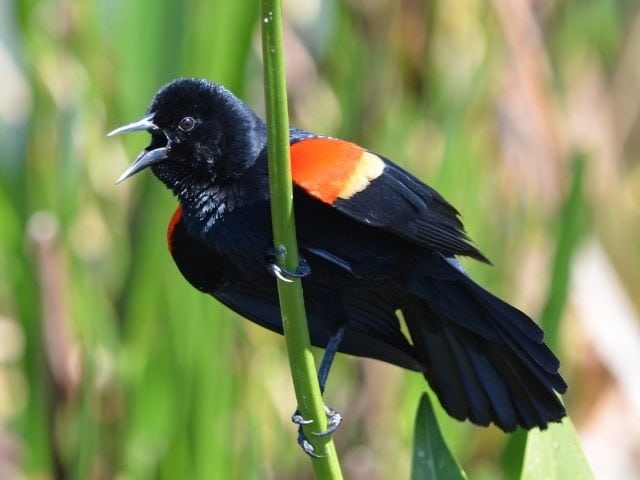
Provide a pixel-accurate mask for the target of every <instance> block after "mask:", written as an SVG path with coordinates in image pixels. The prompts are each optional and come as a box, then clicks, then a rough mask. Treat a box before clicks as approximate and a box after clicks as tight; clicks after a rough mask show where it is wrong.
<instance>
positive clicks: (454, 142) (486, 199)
mask: <svg viewBox="0 0 640 480" xmlns="http://www.w3.org/2000/svg"><path fill="white" fill-rule="evenodd" d="M258 3H259V2H257V1H249V0H235V1H229V0H228V1H224V0H209V1H202V0H188V1H185V2H171V1H167V0H153V1H151V0H140V1H135V2H128V1H124V0H112V1H98V2H91V1H86V0H74V1H72V0H58V1H54V0H40V1H36V0H22V1H10V0H0V81H1V84H0V478H2V479H14V478H16V479H17V478H29V479H31V478H33V479H46V478H74V479H110V478H118V479H147V478H162V479H176V478H192V479H212V478H220V479H226V478H233V479H235V478H238V479H252V478H254V479H263V478H265V479H287V478H290V479H294V478H295V479H299V478H301V479H304V478H311V469H310V465H309V462H308V460H307V458H306V457H305V456H304V455H303V454H302V453H301V452H300V451H299V449H298V447H297V446H296V444H295V428H294V427H293V425H292V424H291V423H290V421H289V416H290V414H291V412H292V411H293V409H294V408H295V400H294V397H293V392H292V388H291V385H290V379H289V370H288V365H287V361H286V354H285V351H284V342H283V339H282V338H280V337H278V336H275V335H273V334H271V333H268V332H266V331H262V330H260V329H259V328H258V327H256V326H253V325H252V324H250V323H249V322H246V321H243V320H241V319H240V318H239V317H237V316H236V315H234V314H232V313H230V312H229V311H227V310H225V309H224V308H222V307H221V306H220V305H218V304H217V303H216V302H215V301H214V300H213V299H210V298H208V297H206V296H204V295H202V294H200V293H198V292H197V291H196V290H194V289H192V288H191V287H190V286H189V285H188V284H187V283H186V281H184V280H183V279H182V277H181V276H180V274H179V272H178V271H177V269H176V267H175V266H174V264H173V262H172V260H171V258H170V256H169V254H168V252H167V251H166V247H165V238H164V236H165V230H166V225H167V223H168V220H169V218H170V216H171V214H172V212H173V210H174V208H175V205H176V202H175V200H174V199H173V198H172V197H171V195H170V194H169V192H167V191H166V190H164V188H163V187H162V185H161V184H160V183H159V182H157V181H155V179H153V178H152V176H151V175H150V174H143V175H140V176H137V177H136V178H135V179H133V180H130V181H128V182H125V183H124V184H122V185H118V186H117V187H116V186H114V181H115V179H116V178H117V177H118V176H119V174H120V173H121V172H122V171H123V170H124V169H125V168H126V166H127V165H128V164H129V163H130V161H131V160H132V159H133V158H134V157H135V155H136V154H137V152H138V151H139V150H141V149H142V148H143V147H144V146H145V145H146V144H147V143H146V142H147V138H146V136H145V134H140V135H137V136H136V135H132V136H127V137H126V138H106V137H105V133H106V132H108V131H109V130H110V129H112V128H114V127H116V126H119V125H121V124H123V123H126V122H129V121H132V120H135V119H137V118H139V117H140V116H141V115H142V114H143V113H144V112H145V108H146V106H147V104H148V102H149V101H150V99H151V97H152V95H153V94H154V92H155V91H156V90H157V89H158V88H159V87H160V86H161V85H162V84H164V83H166V82H168V81H170V80H171V79H173V78H175V77H179V76H196V77H205V78H209V79H211V80H215V81H218V82H221V83H223V84H225V85H226V86H227V87H229V88H230V89H231V90H233V91H234V92H235V93H236V94H238V95H239V96H241V97H242V98H243V99H245V100H246V101H247V102H248V103H249V104H250V105H252V106H254V107H255V108H256V109H257V110H258V111H262V110H263V107H262V105H263V99H262V95H263V90H262V77H261V75H262V71H261V61H260V55H259V51H260V46H259V35H258V30H257V29H258V27H259V21H258V20H259V16H258ZM284 10H285V14H286V32H285V33H286V34H285V36H286V48H287V65H288V70H289V71H288V77H289V89H290V110H291V122H292V124H293V125H296V126H299V127H302V128H307V129H311V130H314V131H318V132H322V133H327V134H332V135H337V136H341V137H344V138H348V139H351V140H354V141H357V142H359V143H361V144H363V145H366V146H368V147H369V148H371V149H373V150H374V151H377V152H380V153H382V154H384V155H386V156H388V157H390V158H393V159H394V160H395V161H397V162H398V163H400V164H402V165H404V166H405V167H407V168H408V169H410V170H411V171H412V172H414V173H415V174H417V175H418V176H419V177H420V178H422V179H424V180H425V181H428V182H429V183H430V184H431V185H433V186H435V187H436V188H437V189H438V190H439V191H440V192H441V193H443V194H444V195H445V197H447V198H448V199H449V200H450V201H451V202H452V203H453V204H454V205H456V206H457V207H458V208H459V210H460V211H461V212H462V213H463V219H464V221H465V224H466V227H467V230H468V232H469V234H470V235H471V237H472V238H473V239H474V240H475V241H476V243H477V244H478V246H479V247H480V248H481V249H482V250H483V251H484V252H485V254H487V256H488V257H489V258H491V259H492V260H493V262H494V264H495V266H494V267H487V266H484V265H478V264H473V263H472V262H465V264H466V265H468V267H469V269H470V270H471V272H472V274H473V276H474V277H475V278H476V279H477V280H478V281H480V282H481V283H482V284H484V285H485V286H487V287H488V288H489V289H491V290H492V291H494V292H496V293H498V294H500V295H501V296H503V297H504V298H506V299H507V300H509V301H510V302H511V303H514V304H515V305H518V306H519V307H521V308H522V309H524V310H526V311H528V312H530V313H531V314H532V316H534V317H535V318H537V319H542V322H543V323H544V324H545V328H546V329H547V331H548V338H549V341H550V342H551V343H552V344H553V345H554V348H555V350H556V351H557V353H558V354H559V355H560V356H561V358H562V361H563V367H562V371H563V373H564V375H565V377H566V378H567V379H568V382H569V385H570V390H569V393H568V395H567V396H566V401H567V405H568V409H569V411H570V413H571V415H572V418H573V420H574V422H575V424H576V427H577V429H578V431H579V433H580V435H581V438H582V440H583V446H584V448H585V451H586V454H587V457H588V458H589V461H590V462H591V465H592V466H593V468H594V470H595V472H596V474H597V475H598V476H599V477H600V478H618V479H619V478H638V476H640V463H639V460H638V456H637V452H638V449H639V448H640V413H639V412H640V391H639V388H640V387H639V386H638V385H637V384H638V382H637V379H638V378H637V366H638V365H640V358H638V356H639V355H640V333H639V330H640V326H639V323H638V314H637V308H638V307H639V306H640V168H639V163H638V158H639V155H640V135H638V133H639V132H640V121H639V116H640V115H639V112H640V88H639V85H640V4H639V3H638V2H637V1H632V0H617V1H602V0H518V1H509V0H493V1H488V0H487V1H484V0H449V1H439V2H437V1H426V2H425V1H419V0H403V1H391V0H387V1H385V0H375V1H373V0H369V1H366V2H360V1H356V0H290V1H286V2H285V3H284ZM424 389H425V383H424V381H423V379H422V377H420V376H419V375H417V374H410V373H407V372H403V371H401V370H400V369H398V368H395V367H391V366H388V365H384V364H381V363H379V362H375V361H371V360H361V359H353V358H347V357H344V356H339V357H338V360H337V363H336V365H335V370H334V372H333V374H332V377H331V379H330V381H329V384H328V388H327V395H326V399H327V403H328V404H330V405H332V406H333V407H335V408H336V409H337V410H339V411H341V413H342V414H343V415H344V416H345V417H346V420H345V422H344V424H343V426H342V427H341V429H340V430H339V431H338V432H337V433H336V435H335V438H336V442H337V447H338V450H339V452H340V455H341V460H342V464H343V468H344V471H345V475H346V477H347V478H350V479H388V478H396V479H402V478H408V475H409V469H410V458H411V439H412V433H413V418H414V415H415V409H416V406H417V404H418V400H419V397H420V392H421V391H423V390H424ZM438 416H439V418H440V419H441V424H442V428H443V432H444V434H445V437H446V438H447V441H448V442H449V444H450V446H451V448H452V449H453V452H454V454H455V456H456V457H457V458H458V459H459V460H460V462H461V463H462V465H463V466H464V468H465V469H466V471H467V473H468V474H469V476H470V478H474V479H476V478H479V479H495V478H515V476H516V475H517V472H518V469H519V465H518V463H519V460H518V459H519V458H521V455H522V453H521V452H522V444H523V440H524V436H523V435H515V436H513V437H508V436H506V435H504V434H502V433H501V432H499V431H498V430H497V429H495V428H488V429H481V428H476V427H474V426H472V425H470V424H465V423H460V422H456V421H454V420H451V419H449V418H448V417H446V415H444V414H442V412H441V411H440V412H438ZM612 449H613V450H612Z"/></svg>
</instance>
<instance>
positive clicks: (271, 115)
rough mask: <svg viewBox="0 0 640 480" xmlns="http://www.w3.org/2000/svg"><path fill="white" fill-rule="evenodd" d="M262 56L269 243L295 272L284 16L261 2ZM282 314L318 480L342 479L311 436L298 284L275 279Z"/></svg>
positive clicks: (327, 443) (316, 397)
mask: <svg viewBox="0 0 640 480" xmlns="http://www.w3.org/2000/svg"><path fill="white" fill-rule="evenodd" d="M261 25H262V52H263V57H264V80H265V95H266V107H267V130H268V151H269V184H270V191H271V217H272V223H273V240H274V245H275V247H276V250H277V251H281V252H283V253H282V254H281V255H278V257H277V262H278V265H280V266H281V267H284V268H286V269H287V270H290V271H293V270H295V269H296V268H297V267H298V263H299V256H298V245H297V241H296V231H295V221H294V210H293V187H292V184H291V165H290V157H289V117H288V111H287V90H286V81H285V68H284V55H283V41H282V16H281V4H280V0H262V16H261ZM278 294H279V296H280V310H281V313H282V323H283V326H284V334H285V339H286V343H287V351H288V356H289V365H290V368H291V376H292V379H293V386H294V389H295V392H296V398H297V400H298V408H299V409H300V413H301V414H302V416H303V417H304V418H306V419H312V420H313V423H311V424H310V425H308V426H305V434H306V436H307V438H308V440H309V441H310V442H311V443H312V444H313V446H314V448H315V452H316V453H317V454H319V455H321V458H315V459H313V461H312V464H313V469H314V472H315V475H316V478H317V479H342V473H341V471H340V464H339V462H338V456H337V453H336V450H335V446H334V444H333V440H332V439H331V437H330V436H326V437H316V436H314V435H312V431H316V432H318V431H322V430H324V429H326V427H327V419H326V415H325V412H324V404H323V400H322V394H321V393H320V387H319V385H318V381H317V374H316V366H315V362H314V359H313V355H312V352H311V345H310V342H309V330H308V327H307V317H306V313H305V309H304V299H303V295H302V284H301V282H300V280H299V279H293V281H292V282H291V283H287V282H283V281H281V280H278Z"/></svg>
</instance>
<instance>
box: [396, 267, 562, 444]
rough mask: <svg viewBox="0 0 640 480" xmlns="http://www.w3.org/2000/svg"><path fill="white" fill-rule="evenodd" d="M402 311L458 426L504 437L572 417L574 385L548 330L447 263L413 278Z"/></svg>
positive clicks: (431, 378) (430, 378) (428, 374)
mask: <svg viewBox="0 0 640 480" xmlns="http://www.w3.org/2000/svg"><path fill="white" fill-rule="evenodd" d="M407 287H408V291H409V292H411V294H412V295H407V296H406V297H405V299H404V300H403V303H402V312H403V314H404V317H405V320H406V322H407V326H408V328H409V332H410V334H411V338H412V340H413V343H414V347H415V349H416V351H417V352H418V354H419V355H420V356H421V357H422V358H423V361H424V365H425V374H424V375H425V377H426V379H427V381H428V382H429V384H430V385H431V387H432V388H433V390H434V391H435V393H436V394H437V396H438V398H439V399H440V402H441V403H442V405H443V407H444V408H445V410H446V411H447V412H448V413H449V414H450V415H451V416H453V417H454V418H457V419H460V420H464V419H469V420H471V421H472V422H474V423H476V424H479V425H488V424H489V423H491V422H493V423H495V424H496V425H497V426H499V427H500V428H501V429H503V430H505V431H508V432H509V431H513V430H515V428H516V427H517V426H521V427H524V428H526V429H530V428H533V427H540V428H545V427H546V426H547V424H548V423H549V422H552V421H556V422H557V421H560V420H561V419H562V417H564V416H565V415H566V412H565V409H564V406H563V405H562V403H561V401H560V399H559V398H558V396H557V394H556V392H558V393H564V392H565V391H566V388H567V385H566V383H565V382H564V380H563V379H562V377H561V376H560V374H559V373H558V368H559V366H560V362H559V361H558V359H557V358H556V357H555V355H554V354H553V353H552V352H551V350H549V348H548V347H547V346H546V345H545V344H544V343H543V332H542V330H541V329H540V328H539V327H538V326H537V325H536V324H535V323H534V322H533V321H532V320H531V319H530V318H529V317H527V316H526V315H525V314H524V313H522V312H521V311H519V310H517V309H516V308H514V307H512V306H510V305H508V304H507V303H505V302H503V301H502V300H500V299H499V298H497V297H495V296H494V295H492V294H491V293H489V292H487V291H486V290H484V289H482V288H481V287H480V286H478V285H477V284H475V283H474V282H473V281H472V280H471V279H470V278H469V277H467V276H466V275H465V274H464V273H462V272H460V271H459V270H457V269H456V268H455V267H454V266H453V265H451V264H450V263H449V262H448V261H447V260H445V259H444V258H443V257H440V256H438V257H435V256H434V257H432V258H430V259H429V265H428V267H427V273H424V271H421V272H419V273H414V274H412V275H411V277H410V279H409V281H408V285H407Z"/></svg>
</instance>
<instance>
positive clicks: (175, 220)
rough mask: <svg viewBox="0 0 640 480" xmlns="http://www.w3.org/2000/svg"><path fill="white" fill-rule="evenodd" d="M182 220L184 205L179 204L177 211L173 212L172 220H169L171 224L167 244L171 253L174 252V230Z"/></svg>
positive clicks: (168, 228)
mask: <svg viewBox="0 0 640 480" xmlns="http://www.w3.org/2000/svg"><path fill="white" fill-rule="evenodd" d="M180 220H182V205H178V208H176V211H175V212H173V215H172V216H171V220H169V226H168V227H167V245H168V246H169V251H170V252H171V253H173V232H174V231H175V229H176V226H177V225H178V223H180Z"/></svg>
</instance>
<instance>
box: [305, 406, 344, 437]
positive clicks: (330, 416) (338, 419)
mask: <svg viewBox="0 0 640 480" xmlns="http://www.w3.org/2000/svg"><path fill="white" fill-rule="evenodd" d="M324 411H325V412H326V414H327V429H326V430H324V431H322V432H311V434H312V435H315V436H317V437H324V436H326V435H331V434H332V433H333V432H335V431H336V430H337V429H338V427H340V425H342V415H340V414H339V413H338V412H336V411H335V410H334V409H333V408H331V407H328V406H327V405H325V406H324Z"/></svg>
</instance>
